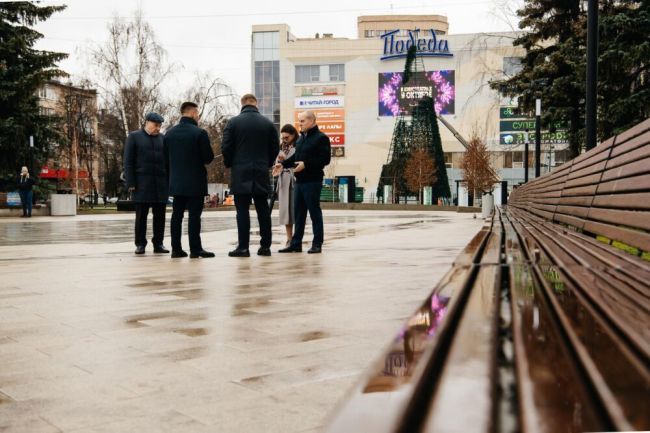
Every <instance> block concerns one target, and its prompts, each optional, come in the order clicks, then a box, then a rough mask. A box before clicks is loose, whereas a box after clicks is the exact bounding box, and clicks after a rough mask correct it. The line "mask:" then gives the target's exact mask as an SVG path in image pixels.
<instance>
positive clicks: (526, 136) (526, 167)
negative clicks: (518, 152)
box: [524, 128, 530, 183]
mask: <svg viewBox="0 0 650 433" xmlns="http://www.w3.org/2000/svg"><path fill="white" fill-rule="evenodd" d="M529 144H530V140H529V139H528V128H526V132H525V133H524V183H527V182H528V145H529Z"/></svg>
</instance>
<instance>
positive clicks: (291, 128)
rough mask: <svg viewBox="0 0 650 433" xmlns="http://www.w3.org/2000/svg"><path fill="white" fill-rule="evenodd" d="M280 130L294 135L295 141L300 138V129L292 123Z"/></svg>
mask: <svg viewBox="0 0 650 433" xmlns="http://www.w3.org/2000/svg"><path fill="white" fill-rule="evenodd" d="M280 132H281V133H282V132H286V133H287V134H291V135H293V138H294V141H295V140H297V139H298V130H297V129H296V128H295V127H294V126H293V125H292V124H291V123H287V124H286V125H284V126H283V127H282V129H280Z"/></svg>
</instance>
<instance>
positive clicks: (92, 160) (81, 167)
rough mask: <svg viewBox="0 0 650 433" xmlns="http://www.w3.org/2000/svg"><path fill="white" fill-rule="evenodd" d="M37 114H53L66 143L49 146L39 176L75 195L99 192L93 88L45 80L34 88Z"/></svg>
mask: <svg viewBox="0 0 650 433" xmlns="http://www.w3.org/2000/svg"><path fill="white" fill-rule="evenodd" d="M38 97H39V108H40V111H41V114H43V115H47V116H55V117H56V118H57V119H58V122H57V124H58V127H59V128H60V130H61V133H62V134H63V135H64V136H65V137H66V139H67V140H66V144H65V145H60V146H57V147H55V148H54V149H52V151H53V152H52V156H51V158H50V160H48V161H47V163H46V164H45V165H44V166H43V167H42V168H41V172H40V174H39V177H40V178H41V179H47V180H49V181H51V182H55V183H56V188H57V189H58V190H63V191H70V192H74V193H77V194H79V195H85V194H90V193H92V192H93V191H97V192H102V191H103V190H104V188H103V185H102V179H103V176H102V175H101V173H100V171H101V170H102V167H101V166H100V158H99V150H98V137H99V133H98V119H97V114H98V112H97V91H96V90H95V89H88V88H82V87H76V86H73V85H71V84H64V83H60V82H58V81H49V82H47V83H46V84H44V85H43V86H42V87H41V88H40V89H39V91H38Z"/></svg>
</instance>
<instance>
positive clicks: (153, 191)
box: [124, 113, 169, 254]
mask: <svg viewBox="0 0 650 433" xmlns="http://www.w3.org/2000/svg"><path fill="white" fill-rule="evenodd" d="M163 122H164V119H163V118H162V116H161V115H160V114H158V113H149V114H147V115H146V116H145V121H144V126H143V127H142V129H139V130H137V131H133V132H131V133H130V134H129V135H128V137H127V139H126V144H125V146H124V174H125V176H126V184H127V187H128V189H129V192H130V193H131V199H132V200H133V201H134V202H135V245H136V250H135V253H136V254H144V250H145V247H146V246H147V217H148V216H149V208H151V211H152V213H153V239H152V240H151V241H152V243H153V252H154V253H161V254H166V253H169V250H167V249H166V248H165V247H164V245H163V237H164V235H165V210H166V205H167V199H168V198H169V186H168V180H167V170H166V168H165V155H164V146H163V136H162V134H160V127H161V125H162V123H163Z"/></svg>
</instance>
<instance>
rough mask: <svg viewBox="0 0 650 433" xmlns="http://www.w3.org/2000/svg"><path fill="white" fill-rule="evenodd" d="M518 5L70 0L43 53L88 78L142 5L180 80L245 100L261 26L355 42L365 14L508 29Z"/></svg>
mask: <svg viewBox="0 0 650 433" xmlns="http://www.w3.org/2000/svg"><path fill="white" fill-rule="evenodd" d="M517 1H518V0H438V1H435V0H434V1H431V0H429V1H416V0H400V1H396V0H392V1H391V0H329V1H322V2H319V1H302V2H298V1H285V0H276V1H271V0H243V1H242V0H239V1H223V0H222V1H215V0H211V1H208V0H190V1H178V0H141V1H139V2H138V1H132V0H131V1H129V0H110V1H105V0H93V1H89V0H68V1H64V2H57V1H46V2H44V3H45V4H66V5H67V6H68V8H67V9H66V10H65V11H63V12H60V13H58V14H55V15H54V16H53V17H52V18H50V19H49V20H48V21H46V22H44V23H41V24H39V25H38V26H37V29H38V30H39V31H40V32H42V33H43V34H44V35H45V38H44V39H43V40H42V41H41V42H39V44H38V45H37V48H40V49H47V50H54V51H62V52H66V53H69V54H70V57H69V58H68V59H67V60H65V61H64V62H62V64H61V67H62V68H63V69H64V70H66V71H67V72H69V73H71V74H72V75H73V77H74V79H75V80H76V79H78V78H80V77H84V76H89V73H88V71H89V67H88V66H87V61H86V58H87V56H86V53H87V51H88V48H89V47H91V46H92V45H93V44H101V43H103V42H104V41H105V40H106V35H107V32H106V26H107V23H108V22H109V21H110V20H111V19H112V17H113V16H114V15H119V16H123V17H128V16H130V15H132V14H133V11H134V10H135V9H137V8H138V6H140V7H141V8H142V9H143V11H144V17H145V19H146V20H147V21H149V22H150V23H151V25H152V27H153V29H154V31H155V32H156V36H157V39H158V41H159V42H160V43H161V45H162V46H163V47H164V48H165V49H166V50H167V53H168V56H169V60H170V61H171V62H174V63H175V64H177V65H178V66H179V71H178V77H177V79H178V80H179V81H180V82H181V83H186V82H188V80H190V79H191V77H192V76H194V73H195V71H207V72H210V73H211V74H212V75H214V76H218V77H221V78H222V79H224V80H225V81H226V82H228V83H229V84H230V85H231V86H233V87H234V89H235V90H236V91H237V92H238V93H240V94H242V93H246V92H248V91H250V34H251V26H253V25H254V24H277V23H284V24H288V25H289V26H290V27H291V30H292V33H293V34H294V35H296V36H297V37H311V36H313V35H314V34H315V33H321V34H322V33H334V36H338V37H349V38H356V36H357V28H356V23H357V21H356V20H357V17H358V16H359V15H380V14H390V13H393V14H437V15H446V16H447V17H448V21H449V32H450V33H451V34H459V33H477V32H484V31H508V30H510V27H509V25H508V24H507V23H506V22H505V20H504V19H499V18H497V15H498V10H499V9H500V7H499V4H501V3H503V2H507V3H510V4H513V2H515V4H516V2H517Z"/></svg>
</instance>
